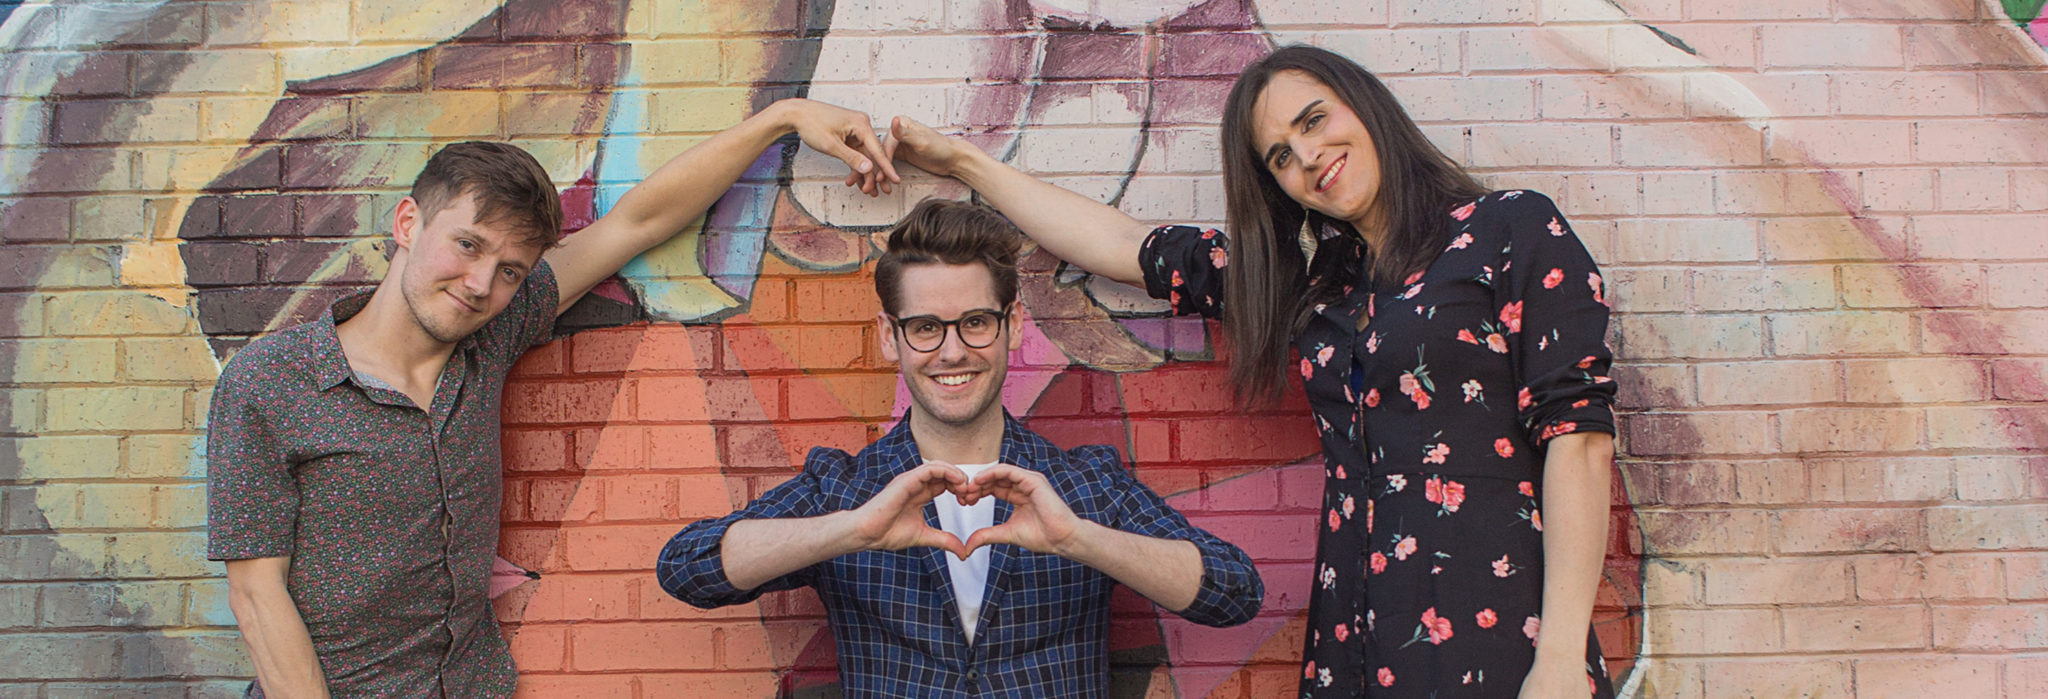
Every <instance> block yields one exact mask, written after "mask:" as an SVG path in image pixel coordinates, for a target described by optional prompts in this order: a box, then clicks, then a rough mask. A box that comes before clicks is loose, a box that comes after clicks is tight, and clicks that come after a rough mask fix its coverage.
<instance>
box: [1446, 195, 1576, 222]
mask: <svg viewBox="0 0 2048 699" xmlns="http://www.w3.org/2000/svg"><path fill="white" fill-rule="evenodd" d="M1561 216H1562V214H1560V213H1559V212H1558V210H1557V202H1554V201H1551V199H1550V197H1548V196H1545V195H1544V194H1543V193H1542V192H1538V191H1535V190H1529V189H1503V190H1498V191H1493V192H1488V193H1487V194H1486V195H1485V196H1482V197H1480V198H1478V199H1475V200H1472V201H1469V202H1466V203H1464V204H1461V205H1459V206H1457V207H1455V208H1453V209H1451V218H1454V219H1457V220H1458V221H1462V222H1464V223H1466V224H1469V225H1470V226H1471V227H1472V228H1475V229H1476V228H1486V227H1498V226H1500V225H1503V224H1506V225H1513V224H1517V223H1520V222H1524V221H1532V220H1533V221H1536V222H1538V223H1545V224H1547V223H1548V221H1549V219H1551V218H1558V217H1561Z"/></svg>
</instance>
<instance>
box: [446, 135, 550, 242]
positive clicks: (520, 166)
mask: <svg viewBox="0 0 2048 699" xmlns="http://www.w3.org/2000/svg"><path fill="white" fill-rule="evenodd" d="M464 194H469V195H473V196H475V197H476V220H475V221H472V223H479V224H486V225H492V226H499V225H503V226H508V227H510V228H511V229H512V230H513V231H514V232H515V233H516V234H517V235H518V236H519V238H520V240H522V241H524V242H527V243H531V244H533V245H537V246H539V247H540V248H541V249H543V250H545V249H547V248H550V247H554V245H555V241H557V240H559V239H560V238H561V236H562V199H561V196H560V195H559V194H557V193H556V192H555V183H554V181H553V180H550V179H548V171H547V169H546V168H542V167H541V166H540V161H538V160H534V159H533V155H532V154H530V153H527V152H526V151H525V150H522V149H520V148H519V147H518V146H515V145H512V144H509V143H492V142H488V141H464V142H462V143H456V144H451V145H449V146H448V147H446V148H442V149H441V151H440V152H438V153H435V154H434V157H432V158H429V159H428V160H427V167H426V168H425V169H422V170H420V176H419V177H418V178H417V179H414V180H413V181H412V198H413V201H416V202H418V203H419V207H420V216H421V219H420V220H421V221H430V220H433V218H434V214H438V213H440V212H441V210H442V209H446V208H448V206H449V205H450V204H453V203H454V202H455V200H456V199H458V198H460V197H461V196H462V195H464Z"/></svg>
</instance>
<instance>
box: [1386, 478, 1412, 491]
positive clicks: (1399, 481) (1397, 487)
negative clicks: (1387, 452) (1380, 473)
mask: <svg viewBox="0 0 2048 699" xmlns="http://www.w3.org/2000/svg"><path fill="white" fill-rule="evenodd" d="M1407 488H1408V477H1407V476H1403V475H1401V474H1398V473H1396V474H1394V475H1391V476H1387V492H1389V493H1398V492H1401V491H1403V490H1406V489H1407Z"/></svg>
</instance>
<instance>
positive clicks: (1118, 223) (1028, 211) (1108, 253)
mask: <svg viewBox="0 0 2048 699" xmlns="http://www.w3.org/2000/svg"><path fill="white" fill-rule="evenodd" d="M883 143H884V150H886V151H887V152H888V153H889V155H890V156H891V157H894V158H898V159H901V160H903V161H904V162H907V163H910V164H911V165H915V166H917V167H918V168H920V169H923V170H924V171H926V172H930V173H932V174H934V175H939V176H942V177H952V178H955V179H958V180H960V181H961V182H963V183H965V184H966V185H967V186H969V187H972V188H974V191H975V192H977V193H980V194H981V198H982V200H983V201H985V202H988V204H989V205H990V206H993V207H996V210H998V211H1001V212H1003V215H1004V216H1007V217H1009V219H1010V221H1012V222H1014V223H1016V224H1017V227H1018V228H1021V229H1023V230H1024V234H1025V235H1028V236H1031V239H1032V240H1034V241H1037V243H1038V245H1039V246H1040V247H1043V248H1045V249H1046V250H1049V251H1052V254H1053V255H1055V256H1058V257H1059V258H1060V259H1062V260H1066V261H1068V262H1071V263H1073V264H1075V265H1079V266H1080V267H1081V268H1082V269H1085V270H1088V271H1089V272H1091V273H1094V274H1098V275H1101V276H1104V277H1109V278H1110V279H1115V280H1117V281H1120V282H1123V283H1125V284H1134V285H1135V284H1141V283H1143V281H1144V277H1143V272H1142V270H1140V269H1139V267H1138V247H1139V246H1140V245H1142V244H1143V243H1144V242H1145V236H1146V235H1147V234H1149V233H1151V231H1152V228H1153V226H1151V225H1148V224H1145V223H1142V222H1140V221H1138V220H1137V219H1135V218H1131V215H1130V214H1126V213H1124V212H1122V211H1119V210H1117V209H1116V207H1112V206H1109V205H1107V204H1104V203H1102V202H1098V201H1095V200H1093V199H1089V198H1087V197H1084V196H1081V195H1079V194H1075V193H1073V192H1070V191H1067V190H1065V189H1061V188H1059V187H1056V186H1053V185H1051V184H1047V183H1046V182H1044V181H1043V180H1040V179H1038V178H1036V177H1032V176H1030V175H1027V174H1024V173H1023V172H1022V171H1020V170H1018V169H1016V168H1013V167H1010V166H1009V165H1007V164H1005V163H1003V162H1002V161H1000V160H997V159H995V158H994V157H991V156H989V155H988V154H987V153H984V152H982V150H981V149H980V148H976V147H975V146H974V144H971V143H968V142H967V141H966V140H965V139H962V138H959V137H956V136H946V135H944V134H941V133H939V132H937V131H934V130H932V129H931V127H928V126H925V125H924V124H920V123H917V122H916V121H915V120H912V119H910V118H908V117H901V116H899V117H896V118H895V119H894V120H892V121H891V122H890V124H889V137H888V138H887V139H885V140H884V141H883Z"/></svg>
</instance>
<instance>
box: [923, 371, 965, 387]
mask: <svg viewBox="0 0 2048 699" xmlns="http://www.w3.org/2000/svg"><path fill="white" fill-rule="evenodd" d="M932 380H933V381H936V382H938V384H939V385H940V386H964V385H967V382H969V381H972V380H974V375H973V374H944V375H940V376H934V377H932Z"/></svg>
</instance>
